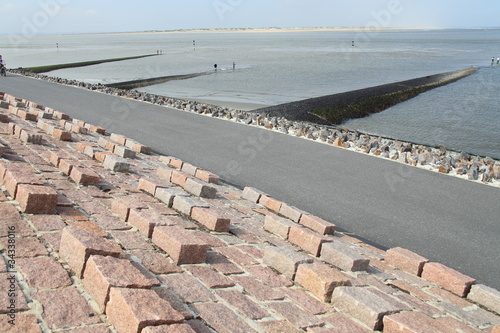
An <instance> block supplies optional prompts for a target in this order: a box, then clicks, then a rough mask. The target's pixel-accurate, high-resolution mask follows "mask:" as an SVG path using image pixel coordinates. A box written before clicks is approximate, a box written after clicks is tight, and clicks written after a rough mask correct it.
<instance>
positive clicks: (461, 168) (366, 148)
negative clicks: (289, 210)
mask: <svg viewBox="0 0 500 333" xmlns="http://www.w3.org/2000/svg"><path fill="white" fill-rule="evenodd" d="M10 72H12V73H15V74H21V75H25V76H28V77H32V78H36V79H39V80H44V81H48V82H53V83H57V84H63V85H69V86H75V87H79V88H82V89H87V90H91V91H96V92H101V93H104V94H108V95H112V96H120V97H125V98H129V99H133V100H137V101H142V102H146V103H151V104H155V105H160V106H165V107H170V108H175V109H179V110H184V111H187V112H193V113H197V114H202V115H206V116H210V117H214V118H221V119H225V120H229V121H233V122H237V123H242V124H246V125H249V126H256V127H260V128H266V129H268V130H272V131H277V132H280V133H283V134H286V135H292V136H296V137H301V138H304V139H308V140H313V141H317V142H322V143H325V144H329V145H333V146H336V147H340V148H344V149H349V150H352V151H355V152H359V153H363V154H369V155H373V156H378V157H381V158H387V159H391V160H394V161H398V162H400V163H403V164H407V165H412V166H416V167H421V168H425V169H428V170H432V171H435V172H439V173H443V174H447V175H451V176H455V177H459V178H462V179H467V180H470V181H475V182H481V183H483V184H491V185H494V186H496V187H498V186H500V161H498V160H496V159H492V158H490V157H487V156H477V155H474V154H471V153H470V152H457V151H452V150H448V149H446V147H444V146H441V147H429V146H424V145H420V144H418V143H413V142H404V141H400V140H396V139H392V138H382V137H378V136H373V135H368V134H365V133H360V132H358V131H351V130H349V129H347V128H344V127H342V126H332V125H329V124H327V123H326V122H325V121H324V120H322V119H320V118H318V117H317V116H315V115H312V116H313V117H314V119H310V120H311V121H293V120H290V119H288V118H287V117H284V116H277V115H270V114H267V113H260V112H259V113H258V112H255V111H253V112H252V111H241V110H236V109H229V108H224V107H220V106H217V105H211V104H206V103H199V102H196V101H189V100H180V99H176V98H169V97H164V96H159V95H155V94H151V93H146V92H141V91H137V90H134V89H132V90H124V89H118V88H113V87H108V86H105V85H102V84H90V83H85V82H81V81H78V80H71V79H63V78H57V77H51V76H47V75H43V74H36V73H32V72H26V71H17V70H11V71H10ZM369 89H370V88H369ZM349 94H350V93H345V94H341V95H344V96H347V95H349ZM353 95H355V96H358V94H355V93H353ZM320 99H321V98H320ZM287 105H288V104H287ZM295 105H296V106H297V105H298V104H295ZM260 110H261V111H263V110H265V109H260ZM307 115H311V114H310V113H307ZM292 116H293V114H292ZM312 120H314V121H312ZM318 120H319V121H323V124H324V125H320V124H318V123H317V122H318Z"/></svg>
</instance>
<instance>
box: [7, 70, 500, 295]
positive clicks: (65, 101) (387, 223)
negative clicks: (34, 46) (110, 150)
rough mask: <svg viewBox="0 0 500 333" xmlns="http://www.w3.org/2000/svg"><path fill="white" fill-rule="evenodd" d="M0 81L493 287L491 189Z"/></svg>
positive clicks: (498, 211)
mask: <svg viewBox="0 0 500 333" xmlns="http://www.w3.org/2000/svg"><path fill="white" fill-rule="evenodd" d="M0 90H3V91H5V92H7V93H11V94H13V95H17V96H19V97H21V98H26V99H29V100H33V101H37V102H38V103H40V104H42V105H45V106H50V107H53V108H55V109H58V110H63V112H65V113H67V114H69V115H70V116H72V117H74V118H78V119H82V120H84V121H87V122H89V123H93V124H96V125H99V126H102V127H104V128H106V129H107V130H109V131H110V132H117V133H123V134H125V135H127V136H128V137H131V138H134V139H136V140H137V141H139V142H142V143H144V144H146V145H148V146H150V147H152V148H153V149H154V150H155V151H157V152H159V153H162V154H167V155H172V156H176V157H178V158H181V159H182V160H185V161H189V162H190V163H193V164H195V165H197V166H200V167H203V168H206V169H208V170H211V171H213V172H215V173H217V174H219V175H220V176H221V177H222V178H223V179H224V180H226V181H228V182H230V183H232V184H234V185H237V186H239V187H240V188H243V187H245V186H254V187H256V188H258V189H260V190H262V191H265V192H266V193H269V194H270V195H272V196H273V197H275V198H278V199H279V200H282V201H284V202H287V203H290V204H292V205H294V206H297V207H300V208H301V209H304V210H306V211H310V212H314V213H315V214H316V215H318V216H319V217H321V218H324V219H326V220H328V221H332V222H334V223H335V224H336V225H337V227H338V228H339V230H346V231H348V232H351V233H353V234H355V235H357V236H360V237H363V238H364V239H366V240H367V241H369V242H373V243H376V244H379V245H380V246H383V247H386V248H390V247H396V246H401V247H405V248H407V249H410V250H412V251H415V252H417V253H419V254H421V255H423V256H425V257H427V258H429V259H430V260H433V261H437V262H440V263H443V264H445V265H448V266H450V267H452V268H454V269H457V270H459V271H460V272H463V273H464V274H467V275H470V276H473V277H475V278H477V279H478V281H480V282H481V283H485V284H486V285H489V286H491V287H494V288H496V289H500V280H499V279H498V276H500V263H499V259H498V258H499V257H498V253H500V242H498V238H499V235H500V223H499V218H498V217H499V216H500V205H498V202H499V200H500V191H499V189H498V188H494V187H490V186H483V185H481V184H477V183H473V182H467V181H464V180H460V179H456V178H452V177H449V176H444V175H440V174H436V173H432V172H427V171H425V170H420V169H417V168H412V167H408V166H404V165H401V164H399V163H395V162H391V161H387V160H382V159H378V158H374V157H371V156H366V155H361V154H357V153H353V152H350V151H346V150H343V149H339V148H336V147H331V146H328V145H323V144H318V143H314V142H309V141H307V140H303V139H298V138H294V137H290V136H285V135H281V134H277V133H274V132H270V131H265V130H261V129H256V128H252V127H247V126H243V125H239V124H235V123H231V122H226V121H221V120H217V119H211V118H208V117H203V116H199V115H195V114H191V113H187V112H182V111H178V110H173V109H167V108H164V107H159V106H154V105H150V104H145V103H141V102H135V101H131V100H126V99H122V98H118V97H112V96H108V95H104V94H100V93H93V92H90V91H86V90H83V89H77V88H74V87H67V86H61V85H56V84H52V83H47V82H44V81H38V80H33V79H29V78H25V77H18V76H10V77H7V78H5V79H2V81H1V82H0Z"/></svg>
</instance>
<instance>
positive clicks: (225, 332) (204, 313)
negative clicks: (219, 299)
mask: <svg viewBox="0 0 500 333" xmlns="http://www.w3.org/2000/svg"><path fill="white" fill-rule="evenodd" d="M193 308H194V310H195V311H196V312H197V313H198V314H199V316H200V317H201V318H202V319H203V320H204V321H205V322H206V323H207V324H208V325H209V326H210V327H212V328H214V329H215V330H216V331H217V332H218V333H252V332H256V331H255V330H254V329H252V328H251V327H250V326H249V325H248V324H247V323H246V322H245V321H244V320H243V319H242V318H241V317H239V316H238V315H237V314H236V313H234V312H233V311H232V310H230V309H229V308H228V307H227V306H225V305H224V304H220V303H200V304H196V305H193Z"/></svg>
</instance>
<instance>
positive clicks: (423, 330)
mask: <svg viewBox="0 0 500 333" xmlns="http://www.w3.org/2000/svg"><path fill="white" fill-rule="evenodd" d="M383 322H384V332H385V333H400V332H412V333H427V332H436V333H440V332H443V333H444V332H451V331H450V330H448V329H447V328H446V327H444V326H443V327H442V326H441V325H440V324H439V322H438V321H436V320H434V319H433V318H431V317H429V316H426V315H425V314H423V313H422V312H416V311H410V312H402V313H397V314H393V315H390V316H385V317H384V320H383Z"/></svg>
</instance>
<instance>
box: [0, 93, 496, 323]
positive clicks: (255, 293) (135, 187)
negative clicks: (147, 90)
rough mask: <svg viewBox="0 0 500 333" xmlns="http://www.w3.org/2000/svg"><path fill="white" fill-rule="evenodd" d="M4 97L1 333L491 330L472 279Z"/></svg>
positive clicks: (480, 289) (482, 290) (491, 293)
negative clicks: (360, 238)
mask: <svg viewBox="0 0 500 333" xmlns="http://www.w3.org/2000/svg"><path fill="white" fill-rule="evenodd" d="M0 101H1V102H0V142H1V145H0V157H1V158H0V250H1V251H0V257H1V259H2V260H3V261H0V290H2V292H0V327H2V332H16V333H17V332H23V333H25V332H44V333H48V332H69V331H72V332H81V333H84V332H89V333H116V332H118V333H129V332H134V333H137V332H142V333H166V332H183V333H190V332H199V333H210V332H211V333H213V332H220V333H229V332H236V333H237V332H241V333H252V332H259V333H300V332H308V333H327V332H328V333H345V332H357V333H368V332H385V333H403V332H404V333H424V332H425V333H427V332H433V333H452V332H455V333H456V332H471V333H473V332H475V333H478V332H482V333H498V332H500V315H499V313H500V292H499V291H497V290H495V289H493V288H490V287H488V286H485V285H482V284H478V283H476V280H475V279H474V278H473V277H469V276H466V275H464V274H461V273H460V272H458V271H456V270H454V269H452V268H450V267H447V266H445V265H442V264H440V263H437V262H431V261H430V260H428V259H426V258H424V257H422V256H420V255H418V254H417V253H414V252H411V251H409V250H407V249H404V248H400V247H397V248H392V249H389V250H387V251H383V250H380V249H378V248H375V247H373V246H371V245H369V244H366V243H364V242H363V241H361V240H359V239H357V238H355V237H352V236H350V235H347V234H345V233H342V232H338V230H336V226H335V225H334V224H333V223H331V222H334V221H325V220H323V219H321V218H319V217H317V216H314V215H313V214H311V213H308V212H305V211H303V210H301V209H300V208H297V207H293V206H290V205H288V204H287V203H285V202H282V201H280V200H279V199H277V198H273V197H271V196H269V195H268V194H266V193H263V192H261V191H259V190H258V189H255V188H252V187H247V188H245V189H244V190H240V189H237V188H235V187H233V186H230V185H228V184H226V183H225V182H224V180H223V179H220V178H219V177H218V176H217V175H215V174H213V173H211V172H210V171H207V170H203V169H200V168H198V167H196V166H194V165H192V164H190V163H188V162H186V161H182V160H179V159H177V158H175V157H171V156H161V155H156V154H154V153H152V152H151V149H149V147H147V146H144V145H142V144H141V143H139V142H136V141H135V140H133V139H131V138H127V137H125V136H123V135H120V134H119V133H107V132H106V129H104V128H102V127H98V126H94V125H92V124H88V123H85V122H84V121H82V120H77V119H71V117H70V116H69V115H68V114H66V113H64V112H61V111H58V110H53V109H50V108H49V107H43V106H41V105H39V104H36V103H33V102H30V101H26V100H21V99H18V98H15V97H14V96H11V95H8V94H1V93H0ZM467 250H468V249H464V251H467Z"/></svg>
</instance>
